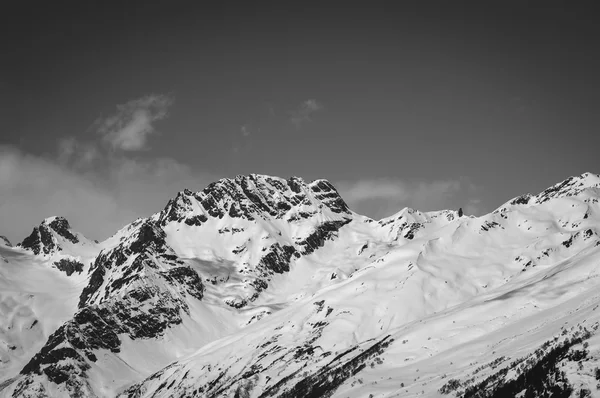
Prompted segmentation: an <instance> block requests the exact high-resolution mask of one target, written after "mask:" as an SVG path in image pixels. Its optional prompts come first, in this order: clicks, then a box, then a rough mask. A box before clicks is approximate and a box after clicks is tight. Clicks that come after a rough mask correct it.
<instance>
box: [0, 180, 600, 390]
mask: <svg viewBox="0 0 600 398" xmlns="http://www.w3.org/2000/svg"><path fill="white" fill-rule="evenodd" d="M599 201H600V176H598V175H595V174H591V173H585V174H582V175H581V176H576V177H571V178H569V179H567V180H565V181H563V182H560V183H558V184H556V185H554V186H552V187H550V188H548V189H546V190H544V191H543V192H541V193H539V194H536V195H532V194H526V195H522V196H519V197H517V198H514V199H512V200H509V201H507V202H506V203H505V204H504V205H502V206H500V207H499V208H498V209H497V210H495V211H494V212H492V213H490V214H486V215H484V216H481V217H473V216H466V215H464V214H463V212H462V209H461V210H459V211H454V210H442V211H436V212H420V211H418V210H414V209H409V208H406V209H403V210H401V211H399V212H398V213H397V214H395V215H393V216H391V217H387V218H384V219H382V220H379V221H376V220H372V219H370V218H368V217H365V216H361V215H359V214H356V213H354V212H353V211H351V210H350V209H349V207H348V206H347V204H346V203H345V202H344V200H343V199H342V197H341V196H340V195H339V193H338V192H337V191H336V189H335V188H334V187H333V185H332V184H330V183H329V182H328V181H326V180H316V181H313V182H310V183H307V182H305V181H303V180H302V179H300V178H297V177H292V178H289V179H287V180H286V179H282V178H277V177H270V176H263V175H255V174H252V175H249V176H238V177H236V178H235V179H222V180H220V181H217V182H214V183H212V184H210V185H208V186H207V187H206V188H205V189H203V190H202V191H199V192H192V191H190V190H184V191H182V192H179V193H178V194H177V195H176V196H175V197H174V198H173V199H171V200H170V201H169V202H168V203H167V204H166V206H165V208H164V209H162V210H161V211H159V212H158V213H155V214H153V215H151V216H150V217H147V218H143V219H138V220H135V221H134V222H132V223H130V224H128V225H126V226H124V227H123V228H122V229H121V230H119V231H117V232H116V233H115V234H114V235H113V236H111V237H110V238H108V239H106V240H105V241H102V242H96V241H92V240H90V239H88V238H86V237H85V236H84V235H82V234H80V233H78V232H76V231H74V230H73V229H72V228H71V226H70V225H69V222H68V221H67V220H66V219H64V218H62V217H51V218H48V219H46V220H44V221H43V222H42V223H41V224H40V225H39V226H37V227H35V228H34V229H33V231H32V233H31V234H30V235H29V236H28V237H26V238H25V239H24V240H23V241H22V242H21V243H19V244H17V245H15V246H11V244H10V242H8V240H6V239H0V260H2V261H0V310H1V311H2V313H3V314H4V317H3V320H2V321H1V322H2V323H0V397H31V398H33V397H39V398H41V397H67V396H68V397H117V396H119V397H130V398H133V397H136V398H137V397H140V398H141V397H187V396H198V397H230V396H231V397H326V396H327V397H330V396H336V397H337V396H343V397H346V396H350V397H366V396H369V397H384V396H385V397H388V396H417V395H420V396H423V395H424V396H444V395H447V394H453V395H454V396H460V397H472V396H473V397H475V396H481V397H484V396H485V397H487V396H490V397H491V396H501V394H504V393H505V392H506V391H510V394H514V395H519V394H521V395H522V396H527V397H542V396H548V394H550V393H551V392H552V391H554V393H555V394H559V395H557V396H591V395H585V394H588V392H589V394H592V391H595V389H596V385H597V384H598V381H597V378H599V377H600V376H599V375H600V371H598V369H599V368H600V336H598V335H597V333H596V332H597V329H598V325H600V309H598V308H599V306H600V293H599V292H600V289H598V288H599V287H600V285H599V284H600V281H599V279H600V278H598V277H599V276H600V236H599V235H598V231H599V230H600V203H599ZM525 379H526V380H528V382H527V383H525V382H523V380H525ZM498 394H500V395H498ZM575 394H584V395H575Z"/></svg>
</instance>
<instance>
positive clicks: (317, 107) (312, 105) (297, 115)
mask: <svg viewBox="0 0 600 398" xmlns="http://www.w3.org/2000/svg"><path fill="white" fill-rule="evenodd" d="M323 109H325V108H324V106H323V104H321V103H320V102H318V101H317V100H315V99H308V100H306V101H304V102H302V103H301V104H300V106H299V107H298V108H297V109H295V110H293V111H290V115H291V117H290V121H291V122H292V124H293V125H294V126H296V128H297V129H300V127H302V124H304V123H306V122H310V121H311V120H312V119H311V115H312V114H313V113H315V112H318V111H322V110H323Z"/></svg>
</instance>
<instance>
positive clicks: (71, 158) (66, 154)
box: [58, 137, 102, 168]
mask: <svg viewBox="0 0 600 398" xmlns="http://www.w3.org/2000/svg"><path fill="white" fill-rule="evenodd" d="M101 157H102V154H101V152H100V149H99V148H98V146H97V145H96V143H95V142H93V141H92V142H81V141H78V140H77V139H76V138H75V137H65V138H62V139H60V140H59V142H58V161H59V163H61V164H63V165H72V166H74V167H76V168H85V167H89V166H91V165H92V164H93V163H94V162H95V161H96V160H99V159H100V158H101Z"/></svg>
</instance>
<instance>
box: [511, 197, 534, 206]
mask: <svg viewBox="0 0 600 398" xmlns="http://www.w3.org/2000/svg"><path fill="white" fill-rule="evenodd" d="M529 199H531V195H521V196H519V197H518V198H515V199H513V200H512V202H510V204H511V205H526V204H527V203H529Z"/></svg>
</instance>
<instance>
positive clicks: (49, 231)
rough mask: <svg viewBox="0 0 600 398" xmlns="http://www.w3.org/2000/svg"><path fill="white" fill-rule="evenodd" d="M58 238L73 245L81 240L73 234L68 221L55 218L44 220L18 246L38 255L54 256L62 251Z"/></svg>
mask: <svg viewBox="0 0 600 398" xmlns="http://www.w3.org/2000/svg"><path fill="white" fill-rule="evenodd" d="M57 237H61V238H63V239H65V240H67V241H69V242H71V243H73V244H76V243H79V238H78V237H77V236H76V235H75V234H73V232H71V226H70V224H69V222H68V221H67V219H66V218H64V217H58V216H55V217H48V218H46V219H44V220H43V221H42V222H41V223H40V225H38V226H37V227H35V228H33V231H32V232H31V234H30V235H29V236H28V237H26V238H25V239H23V242H21V243H19V244H18V246H19V247H22V248H24V249H28V250H31V251H33V253H34V254H36V255H37V254H46V255H47V254H52V253H54V252H56V251H60V250H61V246H60V244H59V242H58V239H57Z"/></svg>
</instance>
